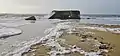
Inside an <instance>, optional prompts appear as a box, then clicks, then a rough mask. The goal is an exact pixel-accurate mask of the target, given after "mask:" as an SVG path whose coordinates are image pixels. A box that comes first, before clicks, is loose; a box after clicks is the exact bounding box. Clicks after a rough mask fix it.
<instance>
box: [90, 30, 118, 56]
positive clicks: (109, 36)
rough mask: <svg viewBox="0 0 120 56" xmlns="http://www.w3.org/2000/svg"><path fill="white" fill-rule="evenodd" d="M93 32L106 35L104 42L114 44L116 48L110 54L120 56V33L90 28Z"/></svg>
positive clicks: (97, 34)
mask: <svg viewBox="0 0 120 56" xmlns="http://www.w3.org/2000/svg"><path fill="white" fill-rule="evenodd" d="M89 31H92V32H95V36H101V37H104V40H103V41H104V42H109V43H111V44H112V45H113V46H114V49H113V51H112V53H110V56H120V35H117V34H113V33H110V32H103V31H97V30H89Z"/></svg>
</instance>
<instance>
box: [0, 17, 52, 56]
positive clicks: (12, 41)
mask: <svg viewBox="0 0 120 56" xmlns="http://www.w3.org/2000/svg"><path fill="white" fill-rule="evenodd" d="M23 21H24V20H23ZM52 25H53V24H51V21H49V20H48V19H40V20H38V21H36V22H35V23H31V24H27V25H23V26H20V27H16V28H18V29H21V30H22V31H23V33H22V34H21V35H17V36H11V37H8V38H6V39H1V42H0V43H3V44H1V45H0V54H1V53H2V52H4V51H10V52H11V51H12V50H14V49H15V48H17V47H18V46H17V47H16V46H14V45H17V44H19V43H22V42H24V41H29V40H31V39H32V38H33V39H34V38H35V37H37V36H40V37H43V36H44V31H45V30H46V29H47V28H50V27H52ZM1 56H2V55H1Z"/></svg>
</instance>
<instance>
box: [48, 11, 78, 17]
mask: <svg viewBox="0 0 120 56" xmlns="http://www.w3.org/2000/svg"><path fill="white" fill-rule="evenodd" d="M52 13H54V14H53V15H52V16H51V17H49V19H80V11H79V10H53V11H52Z"/></svg>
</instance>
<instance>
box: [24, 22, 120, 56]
mask: <svg viewBox="0 0 120 56" xmlns="http://www.w3.org/2000/svg"><path fill="white" fill-rule="evenodd" d="M60 24H63V23H60ZM66 25H67V26H66ZM59 26H60V25H59ZM62 26H63V28H61V29H59V31H60V32H61V31H62V32H63V33H62V34H61V35H59V36H58V37H56V35H52V36H49V37H51V38H49V39H44V41H43V42H42V43H41V42H40V43H37V44H34V45H32V46H31V47H30V50H28V52H24V53H22V56H60V55H64V56H100V55H101V56H119V55H120V54H119V52H120V49H119V47H120V44H119V40H120V38H119V37H120V34H118V33H117V34H116V33H114V32H113V31H106V30H104V31H103V29H102V30H101V28H100V29H99V30H98V29H96V28H94V29H93V28H86V26H87V27H88V26H94V27H95V26H99V25H92V24H91V25H90V24H75V25H74V26H73V25H72V27H71V28H69V27H68V26H71V24H69V23H64V24H63V25H62ZM101 26H102V28H108V27H109V28H119V26H109V25H100V27H101ZM64 27H67V28H64ZM48 35H49V34H48ZM48 42H49V43H48ZM53 42H55V43H53Z"/></svg>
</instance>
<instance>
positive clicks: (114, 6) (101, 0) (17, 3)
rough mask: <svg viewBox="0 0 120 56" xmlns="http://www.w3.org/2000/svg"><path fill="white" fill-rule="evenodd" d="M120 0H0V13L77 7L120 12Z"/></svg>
mask: <svg viewBox="0 0 120 56" xmlns="http://www.w3.org/2000/svg"><path fill="white" fill-rule="evenodd" d="M119 6H120V0H0V13H22V14H41V13H50V12H51V11H52V10H53V9H79V10H80V11H81V13H82V14H120V7H119Z"/></svg>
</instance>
